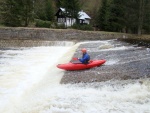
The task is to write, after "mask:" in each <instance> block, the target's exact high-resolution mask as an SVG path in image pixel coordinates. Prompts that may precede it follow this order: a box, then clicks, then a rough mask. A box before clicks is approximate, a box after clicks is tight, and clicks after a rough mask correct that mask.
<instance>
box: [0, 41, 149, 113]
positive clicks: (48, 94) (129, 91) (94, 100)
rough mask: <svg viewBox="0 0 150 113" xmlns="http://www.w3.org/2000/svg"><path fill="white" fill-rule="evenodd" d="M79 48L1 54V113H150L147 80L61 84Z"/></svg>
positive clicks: (13, 50) (8, 50)
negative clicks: (60, 66)
mask: <svg viewBox="0 0 150 113" xmlns="http://www.w3.org/2000/svg"><path fill="white" fill-rule="evenodd" d="M103 42H104V41H103ZM106 42H107V43H108V42H109V41H106ZM63 43H64V42H63ZM78 45H79V44H76V45H73V44H67V43H66V44H62V45H61V44H60V43H56V44H55V45H54V44H52V46H50V45H48V46H44V44H43V43H42V46H39V45H38V46H36V47H32V46H30V47H17V46H15V47H3V48H1V49H0V113H150V107H149V105H150V78H147V77H145V78H141V79H128V80H113V79H111V80H108V81H105V82H91V83H75V84H70V83H68V84H60V81H61V78H62V77H63V74H64V72H65V71H63V70H60V69H57V68H56V65H57V64H58V63H66V62H69V61H70V59H71V57H72V55H73V53H74V52H75V49H76V48H77V47H78ZM104 49H106V48H104ZM119 49H120V48H119ZM121 49H125V50H126V49H127V48H121ZM148 50H149V49H148ZM110 51H111V49H110ZM113 63H114V62H113V61H112V60H111V62H110V61H109V62H108V63H107V65H110V64H113Z"/></svg>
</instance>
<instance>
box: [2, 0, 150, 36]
mask: <svg viewBox="0 0 150 113" xmlns="http://www.w3.org/2000/svg"><path fill="white" fill-rule="evenodd" d="M83 1H84V2H83ZM85 2H86V0H0V23H1V24H4V25H5V26H13V27H18V26H25V27H26V26H32V25H33V26H37V27H40V26H41V27H54V26H57V22H56V19H55V13H56V11H57V10H58V8H59V7H64V8H65V9H66V13H65V14H66V16H69V17H71V18H78V16H79V15H78V12H79V11H80V10H81V9H82V8H83V6H84V3H85ZM98 3H99V10H98V11H95V12H94V11H92V13H90V16H91V17H92V19H93V20H92V23H91V25H93V26H94V27H97V28H98V30H103V31H113V32H126V33H134V34H142V33H146V34H148V33H150V0H101V4H100V2H98ZM91 5H92V4H91ZM84 7H85V6H84ZM86 9H87V8H86ZM83 10H84V9H83ZM89 10H90V9H89ZM85 11H86V10H85ZM88 12H89V11H87V12H86V13H88ZM70 15H71V16H70ZM77 22H78V21H77Z"/></svg>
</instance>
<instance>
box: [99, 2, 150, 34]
mask: <svg viewBox="0 0 150 113" xmlns="http://www.w3.org/2000/svg"><path fill="white" fill-rule="evenodd" d="M97 25H98V28H99V29H100V30H104V31H115V32H126V33H135V34H139V35H140V34H142V33H150V0H102V6H101V7H100V9H99V11H98V17H97Z"/></svg>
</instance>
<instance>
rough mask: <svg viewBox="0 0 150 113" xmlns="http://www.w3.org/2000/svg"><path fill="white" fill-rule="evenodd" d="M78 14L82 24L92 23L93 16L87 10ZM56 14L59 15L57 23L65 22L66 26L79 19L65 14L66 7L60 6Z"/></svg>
mask: <svg viewBox="0 0 150 113" xmlns="http://www.w3.org/2000/svg"><path fill="white" fill-rule="evenodd" d="M78 14H79V18H78V20H79V23H80V24H90V19H91V18H90V17H89V16H88V15H87V14H86V13H85V12H83V11H80V12H79V13H78ZM55 16H56V17H57V23H58V24H64V25H65V26H66V27H69V26H72V25H73V24H75V23H76V21H77V20H76V19H75V18H71V17H66V16H65V8H59V10H58V11H57V13H56V14H55Z"/></svg>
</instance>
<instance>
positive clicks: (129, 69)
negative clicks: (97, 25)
mask: <svg viewBox="0 0 150 113" xmlns="http://www.w3.org/2000/svg"><path fill="white" fill-rule="evenodd" d="M81 48H86V49H87V50H88V53H89V54H90V56H91V59H106V60H107V62H106V63H105V64H104V65H102V66H100V67H95V68H91V69H88V70H80V71H66V72H65V74H64V76H63V78H62V79H61V83H62V84H66V83H79V82H84V83H89V82H101V81H108V80H111V79H118V80H126V79H139V78H145V77H150V48H147V47H139V46H137V45H131V44H129V43H126V42H121V41H118V40H108V41H90V42H88V43H83V44H81V45H80V46H79V48H78V49H77V50H76V52H75V54H74V56H73V57H81V52H80V50H81Z"/></svg>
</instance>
